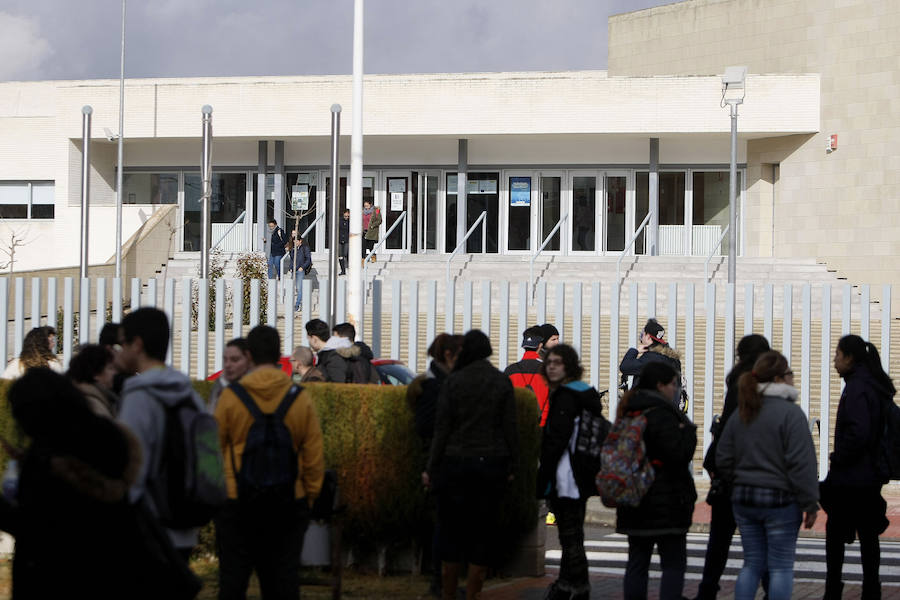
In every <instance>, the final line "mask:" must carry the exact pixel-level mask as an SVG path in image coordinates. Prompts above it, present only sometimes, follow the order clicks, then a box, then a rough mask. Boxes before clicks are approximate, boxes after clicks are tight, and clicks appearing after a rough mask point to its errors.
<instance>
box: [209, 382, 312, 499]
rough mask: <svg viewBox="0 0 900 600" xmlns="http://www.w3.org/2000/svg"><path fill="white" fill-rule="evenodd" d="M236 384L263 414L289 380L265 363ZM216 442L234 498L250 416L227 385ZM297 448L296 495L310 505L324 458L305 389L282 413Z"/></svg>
mask: <svg viewBox="0 0 900 600" xmlns="http://www.w3.org/2000/svg"><path fill="white" fill-rule="evenodd" d="M240 384H241V385H242V386H243V387H244V389H245V390H247V393H248V394H250V397H251V398H253V401H254V402H256V405H257V406H258V407H259V410H260V411H261V412H263V413H264V414H271V413H273V412H275V410H276V409H277V408H278V406H279V405H280V404H281V401H282V400H284V396H285V394H286V393H287V391H288V389H290V387H291V385H292V384H293V382H292V381H291V378H290V377H288V376H287V374H285V373H284V372H283V371H282V370H281V369H279V368H278V367H275V366H270V365H265V366H262V367H259V368H257V369H256V370H254V371H252V372H250V373H248V374H247V375H244V376H243V377H241V380H240ZM216 421H218V423H219V442H220V443H221V445H222V455H223V456H224V458H225V485H226V487H227V488H228V497H229V498H237V479H236V473H237V472H238V471H240V469H241V456H242V455H243V453H244V446H245V444H246V442H247V434H248V432H249V431H250V426H251V425H253V417H252V416H251V415H250V412H249V411H248V410H247V407H246V406H244V403H243V402H241V400H240V399H239V398H238V397H237V395H236V394H235V393H234V390H232V389H231V388H228V389H226V390H225V391H223V392H222V396H221V397H220V398H219V404H218V406H217V407H216ZM284 424H285V425H286V426H287V428H288V430H289V431H290V432H291V438H292V439H293V440H294V449H295V450H296V451H297V481H296V483H295V485H294V493H295V496H296V498H298V499H299V498H306V499H307V501H308V502H309V503H310V506H312V503H313V501H314V500H315V499H316V497H317V496H318V495H319V491H320V490H321V489H322V478H323V477H324V474H325V459H324V456H323V454H322V429H321V428H320V427H319V419H318V417H317V416H316V410H315V407H314V406H313V402H312V398H311V397H310V395H309V392H307V391H301V392H300V394H299V395H298V396H297V397H296V398H295V399H294V402H293V404H291V407H290V408H289V409H288V411H287V414H286V415H285V416H284Z"/></svg>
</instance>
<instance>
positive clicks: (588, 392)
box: [537, 344, 603, 600]
mask: <svg viewBox="0 0 900 600" xmlns="http://www.w3.org/2000/svg"><path fill="white" fill-rule="evenodd" d="M542 372H543V376H544V377H545V378H546V379H547V381H548V382H549V384H550V390H551V391H550V400H549V413H548V417H547V424H546V426H545V427H544V430H543V437H542V441H541V461H540V466H539V467H538V475H537V494H538V498H547V499H548V500H549V502H550V509H551V510H552V511H553V514H554V515H555V517H556V532H557V534H558V535H559V545H560V547H561V548H562V558H561V559H560V567H559V577H557V579H556V581H555V582H553V584H551V586H550V589H549V590H548V591H547V595H546V596H545V597H544V598H545V599H546V600H563V599H564V598H565V599H570V600H587V598H589V597H590V594H591V585H590V580H589V579H588V563H587V556H586V555H585V552H584V512H585V505H586V504H587V499H588V498H589V497H590V496H594V495H596V494H597V488H596V485H595V483H594V475H595V473H577V472H575V469H573V466H572V462H571V460H570V456H571V452H572V447H573V446H574V443H575V440H574V437H575V433H576V432H577V427H578V420H579V418H580V417H579V415H580V414H581V412H582V410H584V409H587V410H590V411H591V412H593V413H594V414H597V415H602V414H603V402H602V400H601V398H600V394H599V393H597V390H595V389H594V388H592V387H591V386H589V385H587V384H586V383H584V382H583V381H581V376H582V375H583V374H584V369H583V368H582V366H581V364H580V362H579V359H578V353H577V352H576V351H575V349H574V348H572V347H571V346H568V345H566V344H558V345H556V346H554V347H553V348H551V349H550V350H549V352H547V356H546V357H545V359H544V363H543V371H542Z"/></svg>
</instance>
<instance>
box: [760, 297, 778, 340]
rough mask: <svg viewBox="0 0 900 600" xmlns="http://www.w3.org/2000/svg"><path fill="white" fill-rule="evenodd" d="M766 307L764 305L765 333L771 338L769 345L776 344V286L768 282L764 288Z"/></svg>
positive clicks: (767, 337)
mask: <svg viewBox="0 0 900 600" xmlns="http://www.w3.org/2000/svg"><path fill="white" fill-rule="evenodd" d="M763 297H764V303H765V304H764V307H763V335H764V336H766V339H767V340H769V346H774V345H775V338H773V337H772V335H774V330H773V327H774V326H773V323H774V313H775V286H773V285H772V284H771V283H767V284H766V286H765V287H764V288H763Z"/></svg>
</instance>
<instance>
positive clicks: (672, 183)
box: [632, 171, 686, 256]
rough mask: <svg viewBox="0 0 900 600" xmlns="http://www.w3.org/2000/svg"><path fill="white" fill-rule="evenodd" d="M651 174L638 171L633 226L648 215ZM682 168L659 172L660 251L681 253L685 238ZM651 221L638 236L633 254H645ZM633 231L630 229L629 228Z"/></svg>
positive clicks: (637, 225)
mask: <svg viewBox="0 0 900 600" xmlns="http://www.w3.org/2000/svg"><path fill="white" fill-rule="evenodd" d="M649 192H650V174H649V173H648V172H647V171H641V172H639V173H637V181H636V183H635V195H636V198H635V215H634V225H633V227H634V228H635V229H636V228H637V227H639V226H640V224H641V221H642V220H643V219H644V217H646V216H647V212H648V207H649V198H650V195H649ZM684 192H685V172H684V171H667V172H661V173H660V174H659V255H660V256H663V255H673V254H674V255H682V254H684V249H685V247H686V242H685V221H684V214H685V210H684V206H685V193H684ZM649 227H650V223H649V222H648V223H647V226H646V227H645V228H644V231H642V232H641V235H640V236H638V239H637V240H636V241H635V244H634V251H635V253H636V254H648V253H649V252H650V247H649V244H648V242H647V240H649V237H648V235H647V230H648V228H649ZM632 231H633V230H632Z"/></svg>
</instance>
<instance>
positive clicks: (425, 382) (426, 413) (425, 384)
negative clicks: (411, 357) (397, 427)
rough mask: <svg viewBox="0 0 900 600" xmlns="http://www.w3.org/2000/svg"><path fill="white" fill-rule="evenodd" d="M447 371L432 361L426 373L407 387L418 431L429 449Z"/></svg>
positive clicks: (408, 399) (408, 398) (407, 394)
mask: <svg viewBox="0 0 900 600" xmlns="http://www.w3.org/2000/svg"><path fill="white" fill-rule="evenodd" d="M446 379H447V372H446V371H444V370H443V369H442V368H440V367H438V366H437V365H436V364H434V363H432V364H431V366H430V367H429V368H428V371H427V372H426V373H425V374H424V375H420V376H418V377H416V378H415V379H414V380H413V381H412V383H410V384H409V386H408V387H407V388H406V398H407V401H408V402H409V405H410V406H411V407H412V409H413V414H414V415H415V424H416V433H418V434H419V437H420V438H422V442H423V443H424V444H425V446H426V448H427V449H430V448H431V440H432V438H433V437H434V421H435V418H436V416H437V403H438V397H439V396H440V393H441V386H443V385H444V381H446Z"/></svg>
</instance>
